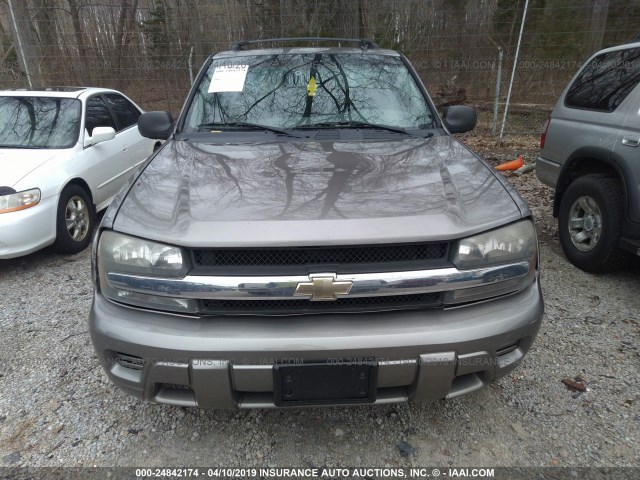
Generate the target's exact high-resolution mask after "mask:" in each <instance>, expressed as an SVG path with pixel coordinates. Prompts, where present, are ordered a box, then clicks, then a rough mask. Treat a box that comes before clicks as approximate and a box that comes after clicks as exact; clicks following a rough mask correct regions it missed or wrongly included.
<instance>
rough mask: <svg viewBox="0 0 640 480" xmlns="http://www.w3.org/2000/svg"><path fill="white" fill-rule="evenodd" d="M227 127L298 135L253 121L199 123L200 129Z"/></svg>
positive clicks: (291, 135) (292, 135)
mask: <svg viewBox="0 0 640 480" xmlns="http://www.w3.org/2000/svg"><path fill="white" fill-rule="evenodd" d="M225 127H242V128H252V129H255V130H266V131H268V132H273V133H277V134H279V135H288V136H290V137H295V136H296V135H294V134H292V133H291V132H290V131H287V130H285V129H283V128H278V127H272V126H270V125H261V124H259V123H251V122H238V121H233V122H214V123H202V124H200V125H198V130H203V129H207V130H209V129H212V128H225Z"/></svg>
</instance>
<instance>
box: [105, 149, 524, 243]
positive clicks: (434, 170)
mask: <svg viewBox="0 0 640 480" xmlns="http://www.w3.org/2000/svg"><path fill="white" fill-rule="evenodd" d="M498 176H499V174H497V173H495V172H494V171H493V170H492V169H491V168H490V167H489V166H488V165H486V164H485V163H484V162H483V161H481V160H480V159H479V158H478V157H476V156H475V155H474V154H473V153H471V152H470V151H469V150H467V148H466V147H464V146H463V145H462V144H461V143H459V142H458V141H457V140H456V139H455V138H453V137H450V136H438V137H432V138H428V139H424V138H406V137H402V139H401V140H388V141H376V142H371V141H367V142H357V141H335V142H333V141H326V142H324V141H321V142H318V141H287V142H269V143H226V144H222V143H215V144H206V143H193V142H190V141H177V142H176V141H170V142H168V143H167V144H166V145H165V146H164V147H163V148H162V149H161V150H160V152H159V153H158V155H157V156H156V157H155V158H154V159H153V160H152V161H151V162H150V163H149V164H148V165H147V167H146V168H145V170H144V171H143V172H142V174H141V175H140V176H139V177H138V179H137V180H136V181H135V182H134V183H133V185H132V187H131V189H130V191H129V192H128V194H127V195H126V197H125V198H124V200H123V201H122V203H121V205H120V209H119V211H118V213H117V215H116V217H115V221H114V224H113V227H114V229H116V230H119V231H121V232H124V233H129V234H132V235H137V236H140V237H144V238H150V239H155V240H158V241H163V242H167V243H173V244H179V245H184V246H191V247H196V246H199V247H203V246H210V247H216V246H233V247H250V246H287V245H289V246H290V245H332V244H334V245H335V244H368V243H369V244H370V243H393V242H412V241H430V240H440V241H441V240H450V239H454V238H459V237H462V236H466V235H470V234H474V233H477V232H479V231H483V230H487V229H490V228H493V227H497V226H500V225H503V224H506V223H509V222H511V221H514V220H517V219H520V218H522V212H521V211H520V209H519V208H518V204H520V203H521V200H520V199H519V198H516V199H515V200H517V201H518V204H517V203H516V201H515V200H514V197H512V195H516V194H514V193H510V191H508V190H507V188H506V187H505V184H503V181H502V180H500V179H499V178H498Z"/></svg>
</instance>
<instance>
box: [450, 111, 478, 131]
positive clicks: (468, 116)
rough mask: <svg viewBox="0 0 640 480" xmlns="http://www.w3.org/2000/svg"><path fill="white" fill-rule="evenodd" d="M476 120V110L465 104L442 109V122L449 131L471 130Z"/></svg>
mask: <svg viewBox="0 0 640 480" xmlns="http://www.w3.org/2000/svg"><path fill="white" fill-rule="evenodd" d="M477 121H478V116H477V115H476V111H475V110H474V109H473V108H471V107H467V106H466V105H452V106H450V107H447V108H445V109H444V112H443V114H442V123H444V126H445V127H447V129H448V130H449V132H451V133H464V132H468V131H469V130H473V129H474V128H475V126H476V122H477Z"/></svg>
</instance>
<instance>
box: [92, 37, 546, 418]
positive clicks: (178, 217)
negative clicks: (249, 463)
mask: <svg viewBox="0 0 640 480" xmlns="http://www.w3.org/2000/svg"><path fill="white" fill-rule="evenodd" d="M284 40H285V41H286V39H284ZM289 40H291V39H289ZM297 40H298V39H297ZM314 40H317V39H314ZM281 41H283V39H278V40H276V41H274V40H270V41H269V42H270V43H272V44H273V43H276V42H281ZM340 41H341V42H342V43H346V42H354V43H355V46H354V47H353V48H347V47H340V46H338V47H313V48H300V47H286V48H266V49H253V48H251V47H252V45H253V44H254V42H243V43H240V44H237V45H236V46H235V47H234V48H233V49H232V50H230V51H226V52H222V53H217V54H215V55H212V56H211V57H209V59H208V60H207V61H206V63H205V64H204V66H203V67H202V69H201V71H200V73H199V75H198V77H197V80H196V82H195V84H194V87H193V88H192V90H191V92H190V93H189V96H188V98H187V101H186V103H185V106H184V108H183V111H182V113H181V114H180V117H179V118H178V120H177V121H176V122H175V123H174V121H173V119H172V117H171V115H170V114H169V113H167V112H149V113H145V114H143V115H142V116H141V117H140V121H139V129H140V132H141V133H142V134H143V135H144V136H146V137H149V138H153V139H166V142H165V143H164V144H163V146H162V147H161V148H160V149H159V150H158V151H157V152H156V153H155V154H154V155H153V156H152V157H151V158H150V159H149V161H148V162H147V163H146V164H145V166H144V167H143V168H142V169H141V170H140V172H139V173H137V174H136V175H134V176H133V177H132V178H131V180H130V182H129V185H128V187H126V188H124V189H123V190H122V191H121V192H120V194H119V195H118V196H117V198H116V199H115V200H114V202H113V203H112V205H111V207H110V208H109V210H108V212H107V213H106V214H105V216H104V219H103V221H102V224H101V226H100V228H99V231H98V232H97V234H96V237H95V241H94V246H93V247H94V279H95V295H94V301H93V306H92V309H91V315H90V330H91V337H92V341H93V344H94V347H95V351H96V353H97V355H98V358H99V359H100V361H101V362H102V364H103V366H104V368H105V370H106V372H107V374H108V376H109V378H110V379H111V380H112V381H113V382H114V383H115V384H117V385H118V386H119V387H121V388H122V389H123V390H125V391H127V392H129V393H131V394H133V395H135V396H137V397H139V398H142V399H147V400H150V401H153V402H158V403H166V404H172V405H182V406H197V407H201V408H256V407H259V408H264V407H288V406H300V405H344V404H366V403H369V404H371V403H389V402H405V401H409V402H415V401H422V400H434V399H441V398H451V397H455V396H457V395H461V394H465V393H469V392H472V391H474V390H477V389H480V388H482V387H484V386H486V385H488V384H489V383H490V382H492V381H494V380H495V379H497V378H500V377H502V376H504V375H505V374H507V373H508V372H510V371H511V370H512V369H513V368H514V367H515V366H516V365H517V364H518V363H519V361H520V360H521V359H522V358H523V356H524V355H525V354H526V352H527V351H528V350H529V348H530V346H531V344H532V342H533V340H534V338H535V336H536V334H537V332H538V329H539V326H540V322H541V318H542V312H543V302H542V297H541V293H540V284H539V278H538V247H537V239H536V233H535V228H534V225H533V222H532V219H531V212H530V210H529V208H528V207H527V205H526V204H525V202H524V201H523V200H522V199H521V198H520V196H519V195H518V194H517V193H516V192H515V191H514V190H513V188H512V187H511V186H510V185H509V184H508V183H507V182H506V181H505V180H504V179H503V178H502V176H501V175H500V174H498V173H497V172H496V171H495V170H494V169H493V168H491V167H490V166H489V165H488V164H487V163H486V162H485V161H484V160H483V159H482V158H480V157H478V156H477V155H476V154H474V153H473V152H471V151H470V150H469V149H468V148H467V147H465V146H464V145H463V144H462V143H460V142H459V141H458V140H456V139H455V138H454V137H453V136H452V133H456V132H464V131H467V130H470V129H472V128H473V127H474V126H475V122H476V116H475V112H474V111H473V110H472V109H471V108H469V107H464V106H453V107H449V108H448V109H446V110H445V112H444V114H443V117H442V119H441V118H440V117H439V116H438V114H437V113H436V110H435V108H434V105H433V103H432V102H431V99H430V98H429V95H428V94H427V91H426V90H425V87H424V85H423V84H422V83H421V81H420V79H419V78H418V75H417V74H416V72H415V70H414V69H413V68H412V67H411V65H410V64H409V62H408V61H407V59H406V58H405V57H404V56H402V55H401V54H399V53H397V52H395V51H391V50H385V49H381V48H379V47H378V46H377V45H376V44H375V43H373V42H371V41H368V40H357V41H354V40H340ZM323 42H325V43H326V39H325V40H323ZM283 43H284V42H283Z"/></svg>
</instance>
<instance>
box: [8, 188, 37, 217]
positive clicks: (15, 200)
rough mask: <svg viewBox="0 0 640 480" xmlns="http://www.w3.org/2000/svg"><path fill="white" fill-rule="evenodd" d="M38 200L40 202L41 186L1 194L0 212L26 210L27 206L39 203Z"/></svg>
mask: <svg viewBox="0 0 640 480" xmlns="http://www.w3.org/2000/svg"><path fill="white" fill-rule="evenodd" d="M38 202H40V189H39V188H32V189H30V190H24V191H22V192H15V193H9V194H7V195H0V213H9V212H15V211H18V210H24V209H25V208H29V207H33V206H35V205H37V204H38Z"/></svg>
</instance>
